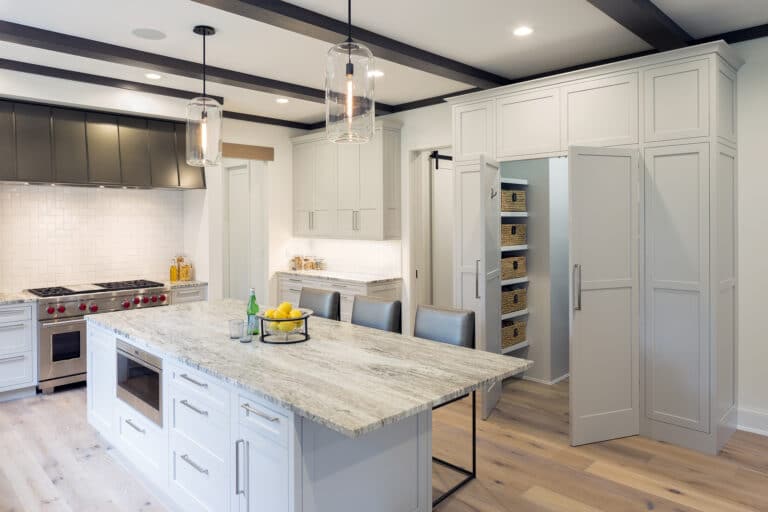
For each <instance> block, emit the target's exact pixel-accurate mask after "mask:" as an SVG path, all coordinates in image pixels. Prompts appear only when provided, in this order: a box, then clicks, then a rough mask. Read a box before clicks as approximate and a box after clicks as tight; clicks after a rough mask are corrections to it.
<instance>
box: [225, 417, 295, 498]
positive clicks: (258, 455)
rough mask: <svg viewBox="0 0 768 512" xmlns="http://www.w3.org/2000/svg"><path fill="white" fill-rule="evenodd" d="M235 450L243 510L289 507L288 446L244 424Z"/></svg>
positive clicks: (240, 427) (236, 484)
mask: <svg viewBox="0 0 768 512" xmlns="http://www.w3.org/2000/svg"><path fill="white" fill-rule="evenodd" d="M235 450H236V452H237V453H236V456H235V465H236V468H235V472H236V474H235V480H236V482H235V487H236V489H235V493H236V494H237V497H238V501H239V511H240V512H259V511H262V510H263V511H265V512H266V511H269V512H272V511H274V512H282V511H288V506H289V504H290V496H289V492H290V486H289V471H290V467H289V462H288V448H286V447H285V446H281V445H279V444H277V443H276V442H274V441H269V440H267V439H266V438H264V437H262V435H261V434H260V433H259V432H257V431H255V430H254V429H252V428H251V427H247V426H245V425H243V424H240V425H239V437H238V441H237V443H236V447H235Z"/></svg>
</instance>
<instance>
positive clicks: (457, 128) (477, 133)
mask: <svg viewBox="0 0 768 512" xmlns="http://www.w3.org/2000/svg"><path fill="white" fill-rule="evenodd" d="M494 104H495V103H494V101H493V100H490V101H481V102H478V103H470V104H467V105H457V106H454V107H453V133H454V150H455V152H456V154H457V155H474V154H485V155H494V154H495V153H496V150H495V142H496V140H495V139H494V132H495V129H496V127H495V126H494V125H495V121H494V113H495V111H494V108H495V107H494Z"/></svg>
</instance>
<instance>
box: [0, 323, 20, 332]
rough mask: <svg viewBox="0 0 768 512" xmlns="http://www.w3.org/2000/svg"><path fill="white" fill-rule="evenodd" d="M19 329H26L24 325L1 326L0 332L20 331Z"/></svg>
mask: <svg viewBox="0 0 768 512" xmlns="http://www.w3.org/2000/svg"><path fill="white" fill-rule="evenodd" d="M18 328H22V329H23V328H24V324H9V325H0V331H10V330H11V329H18Z"/></svg>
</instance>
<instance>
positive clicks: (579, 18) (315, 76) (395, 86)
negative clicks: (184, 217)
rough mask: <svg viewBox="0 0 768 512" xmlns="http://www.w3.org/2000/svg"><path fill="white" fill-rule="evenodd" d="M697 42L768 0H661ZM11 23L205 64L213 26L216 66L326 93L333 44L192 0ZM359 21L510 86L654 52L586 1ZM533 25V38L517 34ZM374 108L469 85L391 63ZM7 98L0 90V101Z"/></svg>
mask: <svg viewBox="0 0 768 512" xmlns="http://www.w3.org/2000/svg"><path fill="white" fill-rule="evenodd" d="M654 1H655V2H656V4H657V5H658V6H659V7H660V8H661V9H662V10H664V11H665V12H667V13H668V14H669V16H670V17H672V18H673V19H675V21H677V22H678V23H679V24H680V25H681V26H683V28H685V29H686V30H687V31H689V32H690V33H691V34H692V35H693V36H695V37H703V36H708V35H711V34H713V33H720V32H725V31H729V30H734V29H737V28H743V27H745V26H752V25H757V24H761V23H767V22H768V8H766V4H768V0H654ZM291 2H292V3H294V4H297V5H300V6H302V7H305V8H308V9H310V10H313V11H316V12H319V13H322V14H326V15H328V16H331V17H334V18H337V19H346V1H345V0H291ZM0 18H2V19H3V20H6V21H12V22H16V23H21V24H24V25H30V26H34V27H39V28H44V29H47V30H52V31H56V32H62V33H65V34H71V35H76V36H80V37H85V38H88V39H94V40H97V41H103V42H107V43H112V44H116V45H120V46H125V47H130V48H135V49H138V50H144V51H148V52H151V53H157V54H162V55H167V56H171V57H176V58H180V59H184V60H189V61H195V62H199V61H200V58H201V51H202V48H201V38H200V37H199V36H196V35H195V34H193V33H192V31H191V29H192V27H193V26H194V25H197V24H207V25H212V26H214V27H215V28H216V29H217V31H218V33H217V34H216V36H214V37H213V38H211V39H209V40H208V62H209V64H211V65H213V66H216V67H222V68H227V69H232V70H235V71H240V72H244V73H248V74H253V75H259V76H264V77H268V78H273V79H277V80H282V81H285V82H291V83H296V84H300V85H305V86H309V87H313V88H316V89H322V88H323V79H324V76H323V74H324V63H325V54H326V52H327V50H328V48H329V46H330V45H329V44H328V43H325V42H322V41H317V40H314V39H310V38H308V37H305V36H302V35H299V34H295V33H293V32H289V31H286V30H283V29H279V28H276V27H273V26H270V25H266V24H263V23H260V22H257V21H254V20H251V19H248V18H244V17H240V16H236V15H233V14H229V13H226V12H224V11H221V10H218V9H214V8H211V7H207V6H204V5H201V4H198V3H196V2H193V1H191V0H161V1H158V0H24V1H20V0H0ZM353 23H354V24H355V25H357V26H360V27H363V28H366V29H369V30H372V31H374V32H378V33H380V34H382V35H385V36H388V37H390V38H393V39H396V40H399V41H403V42H405V43H408V44H411V45H413V46H416V47H418V48H421V49H424V50H428V51H431V52H434V53H437V54H439V55H442V56H444V57H448V58H452V59H455V60H458V61H460V62H463V63H465V64H469V65H472V66H475V67H478V68H481V69H484V70H486V71H490V72H493V73H496V74H499V75H502V76H505V77H508V78H518V77H523V76H528V75H532V74H537V73H542V72H547V71H552V70H556V69H560V68H563V67H568V66H574V65H579V64H584V63H587V62H591V61H595V60H601V59H606V58H612V57H619V56H622V55H626V54H630V53H634V52H638V51H642V50H647V49H649V46H648V45H647V44H646V43H645V42H644V41H642V40H640V39H639V38H637V37H636V36H635V35H634V34H632V33H631V32H629V31H628V30H627V29H625V28H624V27H622V26H621V25H619V24H617V23H616V22H614V21H613V20H612V19H611V18H609V17H608V16H606V15H605V14H603V13H602V12H600V11H599V10H598V9H596V8H595V7H593V6H592V5H591V4H590V3H588V2H587V1H586V0H481V1H478V0H386V1H384V0H354V2H353ZM519 25H528V26H531V27H532V28H533V29H534V33H533V35H531V36H529V37H526V38H518V37H515V36H514V35H513V34H512V29H513V28H515V27H517V26H519ZM136 28H154V29H157V30H160V31H162V32H164V33H165V34H167V37H166V38H165V39H163V40H160V41H150V40H145V39H140V38H137V37H136V36H134V35H132V34H131V31H132V30H133V29H136ZM0 58H7V59H14V60H20V61H24V62H31V63H34V64H41V65H46V66H53V67H59V68H65V69H71V70H75V71H80V72H85V73H91V74H97V75H103V76H110V77H115V78H120V79H125V80H131V81H136V82H144V83H151V84H153V85H161V86H165V87H172V88H178V89H184V90H191V91H195V90H198V89H199V88H200V82H199V81H198V80H194V79H189V78H184V77H179V76H171V75H167V76H164V77H163V78H162V79H161V80H159V81H152V80H149V79H147V78H145V77H144V73H145V72H146V71H147V70H145V69H141V68H137V67H133V66H125V65H121V64H112V63H109V62H104V61H100V60H94V59H88V58H83V57H78V56H73V55H67V54H64V53H57V52H53V51H45V50H39V49H36V48H30V47H25V46H20V45H15V44H10V43H0ZM377 67H378V68H379V69H381V70H382V71H383V72H384V77H383V78H381V79H378V80H377V83H376V97H377V100H378V101H381V102H384V103H389V104H399V103H405V102H410V101H415V100H419V99H424V98H429V97H433V96H439V95H443V94H448V93H452V92H456V91H461V90H464V89H468V88H470V87H471V86H469V85H467V84H463V83H459V82H456V81H453V80H449V79H446V78H441V77H438V76H435V75H431V74H428V73H425V72H423V71H420V70H418V69H413V68H408V67H405V66H401V65H399V64H395V63H392V62H388V61H384V60H382V59H378V60H377ZM209 89H210V91H211V93H212V94H216V95H220V96H224V98H225V109H226V110H230V111H235V112H242V113H246V114H253V115H261V116H269V117H277V118H281V119H287V120H292V121H300V122H316V121H319V120H321V119H322V117H323V106H322V105H321V104H318V103H313V102H307V101H301V100H296V99H291V100H290V102H289V103H288V104H286V105H280V104H277V103H276V102H275V99H276V98H277V96H274V95H271V94H265V93H259V92H255V91H250V90H245V89H240V88H235V87H231V86H224V85H219V84H215V83H210V85H209ZM1 93H2V91H0V94H1Z"/></svg>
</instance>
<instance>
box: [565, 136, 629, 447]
mask: <svg viewBox="0 0 768 512" xmlns="http://www.w3.org/2000/svg"><path fill="white" fill-rule="evenodd" d="M568 167H569V176H568V180H569V187H570V202H569V208H570V268H571V308H570V309H571V329H570V423H571V444H572V445H574V446H577V445H581V444H586V443H594V442H598V441H606V440H608V439H615V438H619V437H626V436H632V435H637V434H639V430H640V361H639V358H640V350H639V349H640V293H639V287H640V284H639V274H640V247H639V245H638V244H639V239H640V236H639V235H640V233H641V231H640V227H641V226H640V222H641V219H642V211H641V208H642V206H641V205H642V201H641V197H642V196H641V193H642V192H641V190H642V189H641V186H642V181H641V179H640V169H639V158H638V153H637V151H636V150H632V149H606V148H585V147H572V148H570V151H569V154H568Z"/></svg>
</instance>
